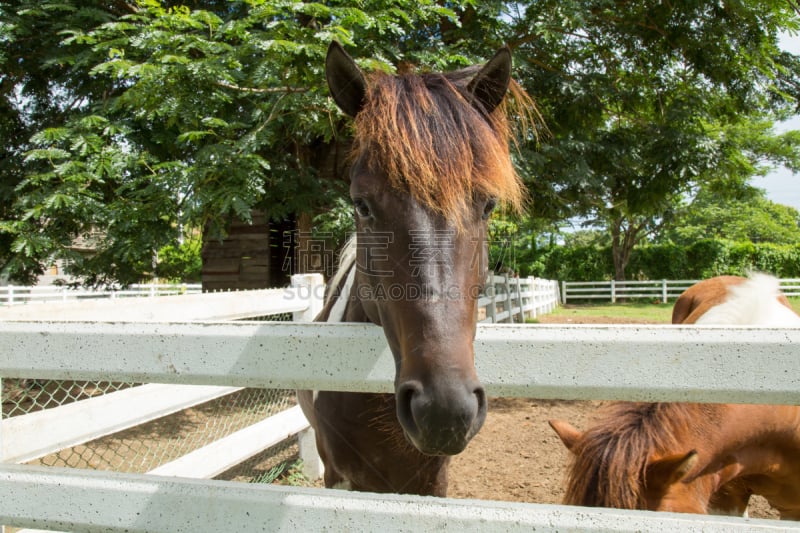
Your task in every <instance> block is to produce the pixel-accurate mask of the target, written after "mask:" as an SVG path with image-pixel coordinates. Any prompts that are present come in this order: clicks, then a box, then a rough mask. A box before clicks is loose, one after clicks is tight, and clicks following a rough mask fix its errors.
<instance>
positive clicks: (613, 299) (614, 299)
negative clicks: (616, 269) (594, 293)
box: [611, 279, 617, 304]
mask: <svg viewBox="0 0 800 533" xmlns="http://www.w3.org/2000/svg"><path fill="white" fill-rule="evenodd" d="M611 303H612V304H615V303H617V284H616V282H615V280H613V279H612V280H611Z"/></svg>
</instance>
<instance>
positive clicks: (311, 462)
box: [297, 426, 325, 479]
mask: <svg viewBox="0 0 800 533" xmlns="http://www.w3.org/2000/svg"><path fill="white" fill-rule="evenodd" d="M297 447H298V455H299V456H300V460H301V461H303V475H305V476H306V477H307V478H308V479H319V478H321V477H322V475H323V474H324V473H325V465H324V464H322V459H320V457H319V452H318V451H317V437H316V434H315V433H314V429H313V428H312V427H311V426H309V427H307V428H306V429H304V430H303V431H301V432H300V433H298V434H297Z"/></svg>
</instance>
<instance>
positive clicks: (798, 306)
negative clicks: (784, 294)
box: [789, 296, 800, 315]
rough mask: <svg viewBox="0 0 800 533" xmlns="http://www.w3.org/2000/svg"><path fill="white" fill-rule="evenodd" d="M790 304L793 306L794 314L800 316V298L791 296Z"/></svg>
mask: <svg viewBox="0 0 800 533" xmlns="http://www.w3.org/2000/svg"><path fill="white" fill-rule="evenodd" d="M789 303H790V304H792V309H794V312H795V313H797V314H798V315H800V296H789Z"/></svg>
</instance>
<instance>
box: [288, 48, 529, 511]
mask: <svg viewBox="0 0 800 533" xmlns="http://www.w3.org/2000/svg"><path fill="white" fill-rule="evenodd" d="M510 75H511V53H510V51H509V49H508V48H503V49H501V50H500V51H498V52H497V53H496V54H495V56H494V57H493V58H492V59H491V60H490V61H489V62H488V63H486V64H485V65H483V66H479V67H472V68H467V69H464V70H461V71H456V72H452V73H447V74H435V73H430V74H422V75H416V74H404V75H399V76H390V75H388V74H384V73H379V72H376V73H373V74H371V75H369V76H365V75H364V74H363V73H362V72H361V70H360V69H359V67H358V66H357V65H356V63H355V61H354V60H353V59H352V58H351V57H350V56H349V55H348V54H347V53H346V52H345V51H344V50H343V49H342V47H341V46H340V45H338V44H337V43H333V44H331V46H330V48H329V50H328V56H327V59H326V76H327V79H328V85H329V88H330V90H331V94H332V95H333V98H334V100H335V102H336V103H337V105H338V106H339V107H340V108H341V109H342V110H343V111H344V112H345V113H346V114H347V115H350V116H351V117H354V119H355V130H354V136H355V137H354V149H353V150H354V151H353V154H352V158H351V160H352V168H351V171H350V197H351V199H352V202H353V211H354V218H355V223H356V234H355V239H354V240H353V241H352V242H351V243H350V245H349V246H348V249H347V250H346V252H345V253H344V254H343V259H342V261H341V265H340V270H339V272H338V273H337V275H336V276H334V278H333V279H332V282H331V284H330V286H329V294H330V298H329V299H328V300H327V303H326V305H325V307H324V308H323V311H322V313H321V314H320V316H319V317H317V320H318V321H343V322H371V323H373V324H376V325H377V326H380V327H381V328H383V332H384V334H385V336H386V340H387V342H388V344H389V347H390V348H391V351H392V354H393V355H394V358H395V364H396V377H395V393H394V394H361V393H348V392H334V391H300V392H299V400H300V404H301V406H302V408H303V411H304V413H305V414H306V416H307V418H308V419H309V421H310V423H311V425H312V427H313V428H314V430H315V432H316V439H317V447H318V450H319V453H320V457H321V458H322V461H323V464H324V466H325V484H326V486H328V487H341V488H350V489H354V490H364V491H373V492H400V493H417V494H429V495H439V496H444V495H445V494H446V491H447V466H448V463H449V460H450V456H452V455H454V454H457V453H460V452H461V451H462V450H463V449H464V448H465V447H466V446H467V443H468V442H469V441H470V439H471V438H472V437H473V436H474V435H475V434H476V433H477V432H478V431H479V430H480V428H481V425H482V424H483V421H484V419H485V417H486V410H487V401H486V393H485V392H484V389H483V387H482V386H481V383H480V381H479V380H478V376H477V375H476V372H475V367H474V350H473V340H474V336H475V331H476V320H477V297H478V295H479V293H480V291H481V288H482V286H483V284H484V282H485V280H486V276H487V261H488V259H487V247H486V231H487V223H488V222H487V221H488V218H489V216H490V214H491V212H492V210H493V209H494V207H495V205H496V204H497V203H499V202H502V203H505V204H507V205H510V206H512V207H519V206H520V204H521V203H522V201H523V196H524V195H523V190H524V188H523V186H522V184H521V183H520V181H519V179H518V177H517V175H516V173H515V171H514V168H513V165H512V163H511V158H510V155H509V125H508V120H507V118H506V108H505V105H504V99H505V98H506V93H507V92H509V87H511V90H512V91H515V96H516V98H515V100H516V101H517V102H520V103H522V104H523V105H524V104H526V103H527V104H530V100H529V99H528V98H527V96H526V95H525V94H524V92H522V91H521V90H520V89H518V88H517V87H516V86H515V84H514V83H513V81H512V80H511V77H510Z"/></svg>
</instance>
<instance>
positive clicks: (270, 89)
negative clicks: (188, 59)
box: [216, 81, 308, 94]
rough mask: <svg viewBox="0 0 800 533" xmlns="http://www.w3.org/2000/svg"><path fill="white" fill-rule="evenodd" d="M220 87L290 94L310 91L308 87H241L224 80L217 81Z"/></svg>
mask: <svg viewBox="0 0 800 533" xmlns="http://www.w3.org/2000/svg"><path fill="white" fill-rule="evenodd" d="M216 85H217V86H218V87H223V88H225V89H231V90H234V91H241V92H245V93H253V94H280V93H283V94H289V93H304V92H306V91H308V89H307V88H306V87H267V88H264V89H259V88H257V87H239V86H238V85H234V84H232V83H227V82H224V81H218V82H216Z"/></svg>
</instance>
